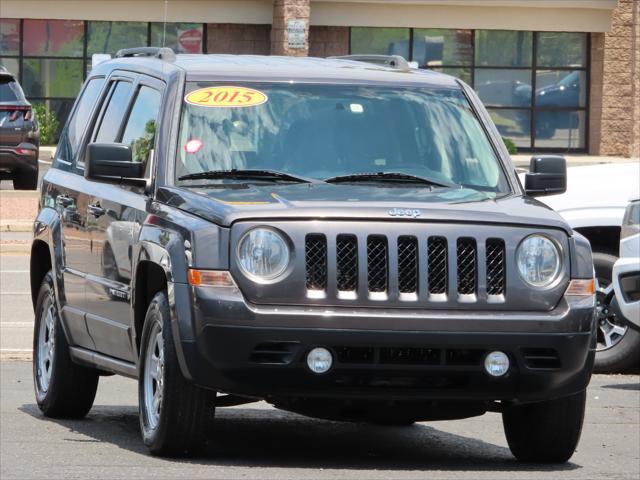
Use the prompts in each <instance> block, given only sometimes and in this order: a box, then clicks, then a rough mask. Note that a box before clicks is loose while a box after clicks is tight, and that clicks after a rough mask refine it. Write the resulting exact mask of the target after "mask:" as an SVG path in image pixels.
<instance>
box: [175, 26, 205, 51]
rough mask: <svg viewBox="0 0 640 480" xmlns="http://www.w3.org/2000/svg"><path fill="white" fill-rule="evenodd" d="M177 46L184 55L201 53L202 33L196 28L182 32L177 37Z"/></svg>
mask: <svg viewBox="0 0 640 480" xmlns="http://www.w3.org/2000/svg"><path fill="white" fill-rule="evenodd" d="M178 45H179V47H180V51H181V52H184V53H200V52H202V32H201V31H200V30H198V29H196V28H192V29H191V30H185V31H183V32H182V33H180V34H179V35H178Z"/></svg>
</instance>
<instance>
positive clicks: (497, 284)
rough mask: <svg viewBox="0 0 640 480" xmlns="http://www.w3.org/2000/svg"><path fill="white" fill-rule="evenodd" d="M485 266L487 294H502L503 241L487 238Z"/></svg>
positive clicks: (503, 271) (503, 270) (503, 276)
mask: <svg viewBox="0 0 640 480" xmlns="http://www.w3.org/2000/svg"><path fill="white" fill-rule="evenodd" d="M485 263H486V268H487V294H489V295H503V294H504V287H505V283H506V282H505V264H504V241H503V240H501V239H499V238H489V239H487V246H486V252H485Z"/></svg>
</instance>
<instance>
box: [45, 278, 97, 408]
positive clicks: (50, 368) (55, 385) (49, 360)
mask: <svg viewBox="0 0 640 480" xmlns="http://www.w3.org/2000/svg"><path fill="white" fill-rule="evenodd" d="M53 292H54V290H53V275H52V273H51V271H49V272H48V273H47V274H46V275H45V277H44V280H43V281H42V285H41V286H40V291H39V293H38V300H37V303H36V319H35V325H34V332H33V383H34V387H35V392H36V401H37V403H38V407H39V408H40V410H41V411H42V413H44V414H45V416H47V417H53V418H82V417H84V416H85V415H86V414H87V413H88V412H89V410H91V406H92V405H93V400H94V398H95V396H96V390H97V388H98V378H99V374H98V371H97V370H94V369H92V368H88V367H83V366H81V365H77V364H75V363H73V361H72V360H71V356H70V355H69V344H68V343H67V339H66V338H65V335H64V332H63V331H62V325H61V323H60V315H59V313H58V307H57V305H56V302H55V298H54V293H53Z"/></svg>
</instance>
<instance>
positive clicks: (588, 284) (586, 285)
mask: <svg viewBox="0 0 640 480" xmlns="http://www.w3.org/2000/svg"><path fill="white" fill-rule="evenodd" d="M595 293H596V281H595V279H593V278H590V279H588V280H578V279H575V278H574V279H573V280H571V282H569V286H568V287H567V291H566V292H564V294H565V295H575V296H577V295H579V296H586V295H594V294H595Z"/></svg>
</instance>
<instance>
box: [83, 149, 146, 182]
mask: <svg viewBox="0 0 640 480" xmlns="http://www.w3.org/2000/svg"><path fill="white" fill-rule="evenodd" d="M84 176H85V178H87V179H95V180H106V181H111V182H117V183H128V184H135V185H139V184H144V178H143V177H144V164H143V163H140V162H132V161H131V148H129V146H127V145H123V144H121V143H90V144H89V146H88V149H87V161H86V162H85V165H84Z"/></svg>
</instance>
